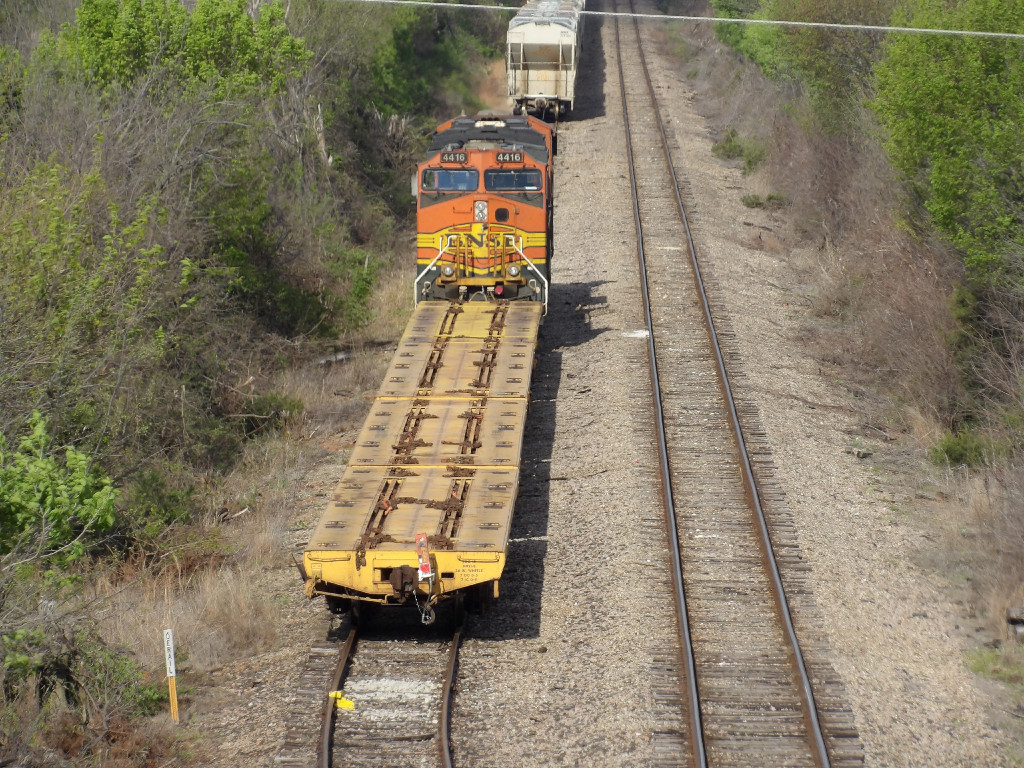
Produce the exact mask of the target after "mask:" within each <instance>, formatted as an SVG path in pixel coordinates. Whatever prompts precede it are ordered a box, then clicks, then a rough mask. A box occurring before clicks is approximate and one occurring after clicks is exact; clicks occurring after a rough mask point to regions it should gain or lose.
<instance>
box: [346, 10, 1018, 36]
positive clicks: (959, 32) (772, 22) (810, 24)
mask: <svg viewBox="0 0 1024 768" xmlns="http://www.w3.org/2000/svg"><path fill="white" fill-rule="evenodd" d="M339 2H351V3H375V4H379V5H416V6H423V7H428V8H465V9H466V10H469V11H501V12H505V13H515V12H516V11H518V10H519V6H508V5H473V4H471V3H442V2H434V0H339ZM580 15H581V16H608V17H612V18H615V17H619V18H637V19H655V20H657V21H696V22H714V23H716V24H760V25H762V26H774V27H802V28H806V29H835V30H847V31H850V32H898V33H902V34H909V35H945V36H947V37H987V38H992V39H995V40H1017V41H1020V42H1024V33H1022V32H983V31H981V30H976V29H929V28H927V27H892V26H882V25H878V24H833V23H829V22H824V21H783V20H781V19H727V18H721V17H717V16H677V15H673V14H660V13H612V12H608V11H580Z"/></svg>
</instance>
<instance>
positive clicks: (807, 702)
mask: <svg viewBox="0 0 1024 768" xmlns="http://www.w3.org/2000/svg"><path fill="white" fill-rule="evenodd" d="M629 7H630V11H632V12H635V8H634V6H633V0H629ZM633 28H634V31H635V32H636V38H637V44H638V50H639V52H640V63H641V65H642V67H643V71H644V79H645V80H646V83H647V89H648V92H649V93H650V96H651V102H652V104H653V105H654V112H655V118H656V121H657V125H658V131H659V132H660V134H661V141H662V149H663V151H664V153H665V162H666V164H667V165H668V169H669V173H670V175H671V177H672V188H673V191H674V193H675V197H676V204H677V207H678V210H679V216H680V218H681V220H682V224H683V228H684V230H685V232H686V242H687V247H688V249H689V251H690V264H691V266H692V267H693V276H694V278H693V279H694V284H695V286H696V289H697V293H698V295H699V296H700V300H701V306H702V308H703V312H704V322H705V326H706V328H707V331H708V335H709V337H710V341H711V346H712V348H713V349H714V352H715V361H716V365H717V368H718V378H719V386H720V388H721V390H722V394H723V395H724V397H725V399H726V403H727V405H728V410H729V424H730V429H731V431H732V433H733V437H734V438H735V440H736V445H737V449H738V453H739V458H740V463H741V465H742V467H743V473H742V474H743V485H744V489H745V491H746V495H747V498H748V499H749V500H750V502H751V505H752V507H753V508H754V511H755V512H756V513H757V522H758V528H759V531H760V535H761V543H762V554H763V556H764V559H765V561H766V562H767V564H768V567H769V570H770V571H771V575H772V586H773V589H774V591H775V597H776V600H777V602H778V605H779V612H780V618H781V619H782V623H783V625H784V628H785V633H786V639H787V640H788V642H789V644H790V649H791V653H792V657H793V661H794V663H795V666H796V668H797V671H798V674H799V677H800V689H801V694H802V695H803V698H804V717H805V719H806V721H807V723H808V725H809V726H810V730H811V733H812V734H813V736H814V747H815V754H814V757H815V759H816V760H817V762H818V765H819V766H821V768H830V766H831V759H830V758H829V754H828V749H827V748H826V746H825V738H824V734H823V733H822V728H821V716H820V714H819V712H818V707H817V704H816V703H815V700H814V691H813V688H812V686H811V682H810V676H809V674H808V672H807V665H806V663H805V661H804V657H803V651H802V650H801V648H800V641H799V639H798V638H797V635H796V628H795V627H794V626H793V619H792V616H791V614H790V608H789V600H788V599H787V597H786V589H785V586H784V585H783V583H782V577H781V574H780V573H779V566H778V562H777V561H776V559H775V555H774V549H773V547H772V543H771V533H770V532H769V530H768V523H767V519H766V517H765V513H764V507H763V505H762V503H761V495H760V493H759V491H758V488H757V481H756V480H755V478H754V472H753V469H752V467H751V464H750V457H749V455H748V453H747V445H746V442H745V440H744V438H743V429H742V426H741V425H740V420H739V415H738V412H737V409H736V401H735V399H734V398H733V394H732V385H731V383H730V381H729V373H728V371H727V369H726V365H725V358H724V356H723V354H722V348H721V344H720V342H719V338H718V331H717V330H716V328H715V321H714V318H713V316H712V313H711V305H710V303H709V301H708V297H707V290H706V288H705V284H704V279H703V276H702V273H701V269H700V263H699V261H698V259H697V250H696V248H695V247H694V244H693V236H692V233H691V230H690V222H689V219H688V218H687V216H686V208H685V206H684V205H683V198H682V193H681V191H680V184H679V178H678V175H677V174H676V168H675V164H674V163H673V162H672V153H671V150H670V149H669V142H668V136H667V135H666V133H665V125H664V121H663V120H662V116H661V109H660V108H659V106H658V99H657V95H656V94H655V91H654V85H653V83H652V81H651V75H650V71H649V70H648V68H647V58H646V56H644V50H643V38H642V36H641V35H640V24H639V22H638V21H637V18H636V16H633ZM617 30H618V22H616V31H617ZM616 37H617V36H616ZM620 72H621V65H620ZM623 93H625V91H623ZM623 98H625V96H623ZM623 103H625V102H623ZM634 206H636V202H635V200H634ZM652 348H653V345H652Z"/></svg>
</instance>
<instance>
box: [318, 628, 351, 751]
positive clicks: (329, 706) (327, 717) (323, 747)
mask: <svg viewBox="0 0 1024 768" xmlns="http://www.w3.org/2000/svg"><path fill="white" fill-rule="evenodd" d="M357 636H358V630H357V629H356V628H355V627H353V628H352V629H350V630H349V633H348V637H347V638H345V642H343V643H342V644H341V645H339V646H338V666H337V667H335V669H334V676H333V677H332V678H331V685H330V686H329V687H328V690H327V700H326V701H325V702H324V709H323V716H322V717H321V719H320V746H319V748H318V749H317V753H316V764H317V768H331V739H332V737H333V736H334V714H335V712H336V711H337V709H338V705H337V702H336V701H335V700H334V698H333V697H332V696H331V694H332V693H333V692H334V691H340V690H341V682H342V680H343V679H344V678H345V670H346V669H348V662H349V659H350V658H352V649H353V648H354V647H355V644H356V637H357Z"/></svg>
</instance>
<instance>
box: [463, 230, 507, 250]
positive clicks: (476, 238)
mask: <svg viewBox="0 0 1024 768" xmlns="http://www.w3.org/2000/svg"><path fill="white" fill-rule="evenodd" d="M460 236H461V237H463V238H465V239H466V240H467V241H469V243H470V244H471V245H475V246H476V247H478V248H483V247H484V246H485V245H486V246H488V247H490V248H497V247H498V246H500V245H502V244H504V242H505V237H506V235H504V234H502V233H500V232H489V233H486V234H485V233H483V232H481V233H480V234H479V235H472V234H470V233H468V232H467V233H464V234H462V235H460Z"/></svg>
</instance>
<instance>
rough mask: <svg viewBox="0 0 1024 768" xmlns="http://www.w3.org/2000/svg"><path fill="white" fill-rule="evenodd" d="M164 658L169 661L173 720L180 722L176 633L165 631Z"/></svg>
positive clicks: (168, 682) (169, 684) (168, 683)
mask: <svg viewBox="0 0 1024 768" xmlns="http://www.w3.org/2000/svg"><path fill="white" fill-rule="evenodd" d="M164 656H165V657H166V659H167V685H168V686H169V687H170V689H171V691H170V692H171V719H172V720H173V721H174V722H178V691H177V689H176V688H175V686H174V633H173V632H171V630H169V629H165V630H164Z"/></svg>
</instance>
